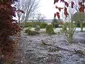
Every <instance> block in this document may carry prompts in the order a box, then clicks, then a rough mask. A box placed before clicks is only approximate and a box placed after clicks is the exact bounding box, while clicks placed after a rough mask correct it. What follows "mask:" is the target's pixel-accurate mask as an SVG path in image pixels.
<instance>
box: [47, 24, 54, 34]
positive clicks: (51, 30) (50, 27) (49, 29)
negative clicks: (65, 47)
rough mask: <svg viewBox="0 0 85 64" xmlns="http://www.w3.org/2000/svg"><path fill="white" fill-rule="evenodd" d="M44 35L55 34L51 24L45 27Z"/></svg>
mask: <svg viewBox="0 0 85 64" xmlns="http://www.w3.org/2000/svg"><path fill="white" fill-rule="evenodd" d="M46 33H48V34H55V33H54V29H53V25H52V24H50V25H47V26H46Z"/></svg>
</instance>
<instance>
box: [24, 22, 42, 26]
mask: <svg viewBox="0 0 85 64" xmlns="http://www.w3.org/2000/svg"><path fill="white" fill-rule="evenodd" d="M40 24H41V22H25V23H24V27H36V26H37V25H40Z"/></svg>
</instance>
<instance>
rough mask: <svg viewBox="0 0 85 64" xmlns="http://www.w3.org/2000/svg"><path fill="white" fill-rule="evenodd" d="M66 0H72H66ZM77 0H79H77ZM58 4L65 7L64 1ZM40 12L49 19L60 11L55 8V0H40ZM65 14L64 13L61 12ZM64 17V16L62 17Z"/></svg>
mask: <svg viewBox="0 0 85 64" xmlns="http://www.w3.org/2000/svg"><path fill="white" fill-rule="evenodd" d="M65 1H72V0H65ZM76 1H77V0H76ZM56 5H57V6H60V7H63V6H64V4H63V3H60V2H59V3H57V4H56ZM39 11H40V13H41V14H43V15H45V16H46V18H47V19H50V18H53V16H54V13H55V12H56V11H58V10H57V9H55V5H54V0H40V10H39ZM60 15H62V16H63V14H60ZM61 19H62V17H61Z"/></svg>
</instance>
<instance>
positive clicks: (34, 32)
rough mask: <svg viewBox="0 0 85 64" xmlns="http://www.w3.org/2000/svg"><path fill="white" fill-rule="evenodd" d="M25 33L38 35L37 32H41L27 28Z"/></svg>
mask: <svg viewBox="0 0 85 64" xmlns="http://www.w3.org/2000/svg"><path fill="white" fill-rule="evenodd" d="M25 33H27V34H28V35H37V34H39V32H36V31H31V30H30V29H26V30H25Z"/></svg>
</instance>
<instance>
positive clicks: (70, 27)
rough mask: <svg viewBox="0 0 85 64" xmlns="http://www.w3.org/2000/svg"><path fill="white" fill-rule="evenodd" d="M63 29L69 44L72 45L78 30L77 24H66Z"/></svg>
mask: <svg viewBox="0 0 85 64" xmlns="http://www.w3.org/2000/svg"><path fill="white" fill-rule="evenodd" d="M62 29H63V30H62V31H63V32H64V33H65V36H66V38H67V40H68V42H70V43H72V42H73V35H74V32H75V29H76V27H75V24H74V23H73V22H69V23H65V24H64V25H63V27H62Z"/></svg>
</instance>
